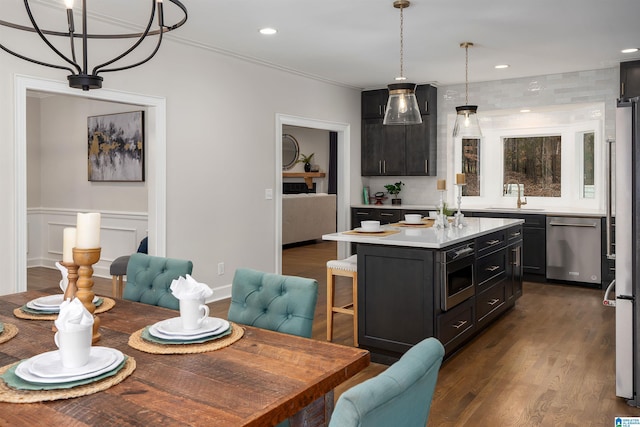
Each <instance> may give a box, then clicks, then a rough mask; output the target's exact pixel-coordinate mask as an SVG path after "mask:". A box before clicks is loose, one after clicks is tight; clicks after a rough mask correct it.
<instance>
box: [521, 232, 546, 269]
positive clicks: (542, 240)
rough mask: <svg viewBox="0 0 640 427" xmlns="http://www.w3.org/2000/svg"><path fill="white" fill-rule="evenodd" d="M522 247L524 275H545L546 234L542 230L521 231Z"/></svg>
mask: <svg viewBox="0 0 640 427" xmlns="http://www.w3.org/2000/svg"><path fill="white" fill-rule="evenodd" d="M522 233H523V234H524V247H523V249H522V252H523V254H522V267H523V270H524V273H525V274H535V275H538V276H542V279H543V280H544V279H545V278H546V275H547V233H546V230H545V229H544V228H527V227H524V228H523V229H522Z"/></svg>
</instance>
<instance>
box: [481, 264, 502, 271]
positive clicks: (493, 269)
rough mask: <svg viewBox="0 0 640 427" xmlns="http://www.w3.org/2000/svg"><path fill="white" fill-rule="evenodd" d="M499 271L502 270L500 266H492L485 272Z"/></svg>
mask: <svg viewBox="0 0 640 427" xmlns="http://www.w3.org/2000/svg"><path fill="white" fill-rule="evenodd" d="M498 269H500V266H499V265H492V266H491V267H487V268H485V271H496V270H498Z"/></svg>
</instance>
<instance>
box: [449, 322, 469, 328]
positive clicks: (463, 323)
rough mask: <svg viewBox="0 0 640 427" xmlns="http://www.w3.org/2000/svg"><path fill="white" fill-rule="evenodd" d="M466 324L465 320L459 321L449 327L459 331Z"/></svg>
mask: <svg viewBox="0 0 640 427" xmlns="http://www.w3.org/2000/svg"><path fill="white" fill-rule="evenodd" d="M466 324H467V321H466V320H460V321H458V323H456V324H455V325H451V326H453V327H454V328H456V329H460V328H462V327H463V326H464V325H466Z"/></svg>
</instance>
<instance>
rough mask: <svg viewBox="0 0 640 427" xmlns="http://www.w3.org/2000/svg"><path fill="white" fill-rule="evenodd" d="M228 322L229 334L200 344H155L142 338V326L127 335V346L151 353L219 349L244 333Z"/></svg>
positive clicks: (196, 351)
mask: <svg viewBox="0 0 640 427" xmlns="http://www.w3.org/2000/svg"><path fill="white" fill-rule="evenodd" d="M229 323H231V334H229V335H227V336H225V337H223V338H219V339H217V340H213V341H208V342H205V343H201V344H156V343H153V342H149V341H145V340H144V339H143V338H142V331H144V328H142V329H140V330H138V331H135V332H134V333H133V334H131V336H130V337H129V346H130V347H133V348H135V349H136V350H140V351H144V352H145V353H151V354H195V353H206V352H207V351H215V350H220V349H221V348H225V347H228V346H230V345H231V344H233V343H234V342H236V341H238V340H239V339H240V338H242V336H243V335H244V328H241V327H240V326H238V325H236V324H235V323H233V322H229Z"/></svg>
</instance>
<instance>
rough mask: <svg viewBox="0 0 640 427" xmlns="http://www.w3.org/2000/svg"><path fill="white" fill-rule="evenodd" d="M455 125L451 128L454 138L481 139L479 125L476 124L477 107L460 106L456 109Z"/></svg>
mask: <svg viewBox="0 0 640 427" xmlns="http://www.w3.org/2000/svg"><path fill="white" fill-rule="evenodd" d="M456 112H457V114H456V123H455V125H454V126H453V137H454V138H458V137H460V138H470V139H473V138H482V132H481V131H480V123H479V122H478V114H476V113H477V112H478V106H477V105H462V106H460V107H456Z"/></svg>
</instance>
